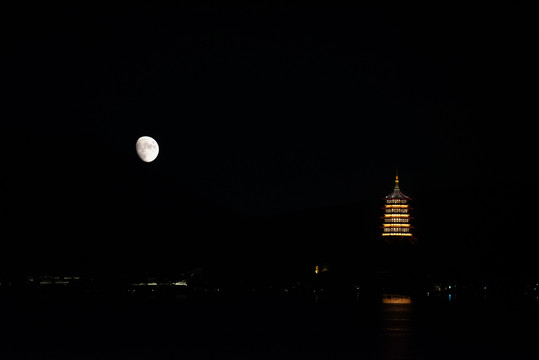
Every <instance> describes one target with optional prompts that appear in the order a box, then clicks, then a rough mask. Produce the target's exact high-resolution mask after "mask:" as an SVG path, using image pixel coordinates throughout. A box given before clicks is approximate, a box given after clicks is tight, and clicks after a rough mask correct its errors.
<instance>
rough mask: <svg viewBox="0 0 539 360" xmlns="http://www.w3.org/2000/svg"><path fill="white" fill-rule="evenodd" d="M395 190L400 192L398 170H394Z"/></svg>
mask: <svg viewBox="0 0 539 360" xmlns="http://www.w3.org/2000/svg"><path fill="white" fill-rule="evenodd" d="M395 190H400V188H399V170H395Z"/></svg>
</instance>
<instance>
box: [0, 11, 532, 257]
mask: <svg viewBox="0 0 539 360" xmlns="http://www.w3.org/2000/svg"><path fill="white" fill-rule="evenodd" d="M1 14H2V15H1V19H0V20H1V21H0V23H1V27H2V28H1V34H2V35H1V40H2V45H1V46H2V50H1V58H0V59H1V60H0V61H1V70H0V71H1V72H0V76H1V78H0V81H1V85H0V91H1V92H0V95H1V99H2V100H1V101H2V106H1V109H0V116H1V119H2V120H1V134H2V137H3V143H4V151H3V160H4V161H3V164H4V165H3V170H2V188H1V195H2V200H1V204H0V205H1V206H2V213H3V221H4V225H3V226H4V227H5V228H6V229H9V230H15V232H14V234H15V235H12V236H11V237H10V238H9V239H11V240H4V239H7V238H8V237H7V235H6V236H5V237H4V238H3V240H2V241H3V242H4V245H5V246H8V247H9V246H12V247H13V246H15V248H16V249H18V250H16V251H19V252H20V251H22V250H21V249H25V248H26V247H27V244H34V245H35V244H38V243H39V244H41V245H40V246H41V248H40V249H41V250H40V251H45V249H49V250H50V248H53V250H50V252H54V249H58V251H60V252H61V253H62V254H64V253H65V252H64V250H65V248H66V246H67V247H72V248H73V249H75V250H73V251H78V252H79V253H85V251H86V250H84V249H88V247H94V248H96V249H97V248H98V249H99V250H96V249H94V253H95V254H97V253H102V252H103V253H104V252H107V251H106V250H104V247H107V246H111V247H114V248H115V249H116V251H118V253H121V250H118V249H121V248H123V247H126V248H130V247H132V246H134V245H133V244H131V243H130V241H129V240H128V239H129V237H130V236H131V235H129V236H126V234H131V233H137V234H138V235H137V236H139V237H141V238H142V237H143V235H140V234H141V233H142V234H146V235H147V237H146V238H145V239H146V240H141V239H139V240H137V241H139V243H140V244H146V245H148V244H152V242H153V243H155V241H157V243H158V244H159V249H163V248H164V247H166V246H167V244H170V243H171V242H174V243H175V244H177V241H176V240H175V239H176V238H177V237H180V238H181V237H182V233H181V231H182V230H181V229H182V228H183V227H184V226H186V227H188V226H190V227H189V228H190V230H189V234H190V239H191V240H189V241H186V242H190V241H195V240H192V239H193V237H195V238H197V239H198V238H200V239H203V238H207V236H209V235H207V234H206V233H205V231H207V230H205V229H207V228H208V227H209V228H212V235H211V236H212V237H215V236H216V233H217V230H216V228H219V227H220V226H226V224H228V223H229V219H236V220H237V219H238V218H239V219H244V220H245V219H250V218H257V217H260V216H262V217H267V216H279V214H282V213H305V212H309V211H312V210H313V209H321V208H332V209H333V208H339V207H340V209H341V210H339V211H345V210H342V207H344V208H347V207H349V208H350V209H353V208H356V209H357V208H361V209H362V210H361V211H359V213H363V212H365V213H367V214H371V213H369V211H367V210H365V209H366V207H370V208H373V210H372V214H373V216H378V215H379V214H377V211H378V209H379V206H380V202H381V198H382V197H383V196H384V195H386V194H387V193H389V192H390V191H391V190H392V186H393V176H394V172H395V170H396V169H398V170H399V173H400V175H401V187H402V189H403V192H404V193H405V194H407V195H410V196H412V197H413V198H415V199H416V201H417V206H416V207H417V211H418V215H419V214H421V215H422V216H423V220H422V222H423V224H424V228H423V230H424V232H426V233H427V235H428V234H429V231H430V235H432V234H434V233H435V232H437V233H439V230H440V229H439V227H438V225H436V226H435V225H434V222H435V221H438V219H442V218H444V219H447V218H453V217H454V216H455V215H454V214H455V213H457V212H458V213H459V218H458V220H457V223H458V224H457V225H456V228H455V229H453V230H447V229H446V228H444V230H443V233H444V234H446V235H447V234H448V233H451V234H453V233H456V234H457V236H458V237H465V238H466V239H469V238H472V237H475V235H470V234H478V233H484V232H483V231H482V230H478V229H480V228H486V229H488V230H487V231H488V233H489V234H491V233H493V232H494V233H496V232H497V230H492V229H493V227H499V226H501V224H502V223H503V232H504V234H509V233H513V232H514V231H517V232H518V234H522V233H523V231H522V228H521V227H520V228H519V227H518V226H517V225H516V221H517V219H523V218H524V217H523V216H522V215H520V213H522V212H524V211H525V212H526V213H528V214H533V213H534V212H535V214H536V213H537V211H536V210H535V209H534V208H533V207H532V206H530V205H529V202H528V201H527V200H525V199H527V196H531V195H530V194H533V192H534V191H535V189H534V187H535V186H536V185H535V184H536V179H535V178H534V175H533V174H534V170H535V169H534V167H535V165H536V160H535V159H536V157H535V152H536V146H535V143H536V137H535V135H534V134H535V130H534V129H533V125H534V124H533V120H534V119H535V118H536V116H534V115H533V114H535V109H534V108H533V107H532V96H531V94H532V89H535V80H536V70H535V67H534V66H533V67H532V64H534V65H535V63H536V61H535V58H534V56H533V55H532V54H533V51H532V50H533V48H534V47H535V46H534V44H535V39H534V38H533V36H532V35H531V34H532V32H531V27H532V26H531V25H532V19H530V17H531V14H530V12H529V11H528V10H527V9H525V8H519V7H516V6H508V7H502V6H500V5H489V6H486V7H479V6H477V7H469V6H457V5H455V4H448V5H431V6H430V7H423V6H421V7H420V6H410V5H398V6H396V7H395V6H393V7H390V6H387V7H360V6H348V5H346V6H345V5H329V4H310V5H290V4H289V5H283V6H273V5H250V6H239V5H238V6H210V5H207V6H192V5H177V6H170V7H165V6H163V7H157V6H156V7H137V6H126V7H84V6H82V5H80V6H71V7H61V6H48V5H41V6H39V7H36V8H33V7H20V8H5V9H4V10H3V11H1ZM142 135H148V136H152V137H154V138H155V139H156V140H157V141H158V143H159V146H160V154H159V157H158V158H157V160H156V161H154V162H153V163H150V164H146V163H143V162H142V161H140V160H139V159H138V158H137V156H136V153H135V141H136V139H137V138H138V137H139V136H142ZM441 203H444V204H448V205H444V206H440V204H441ZM434 208H436V211H434V210H433V209H434ZM519 209H520V210H519ZM345 212H346V211H345ZM336 213H339V212H338V211H337V212H333V216H334V217H336V216H337V215H335V214H336ZM145 214H148V216H146V215H145ZM434 214H436V215H434ZM302 216H303V215H302ZM353 216H354V215H352V217H353ZM369 216H370V215H369ZM146 218H148V219H150V218H151V219H152V220H151V221H148V223H149V224H151V225H148V226H147V227H146V228H145V227H144V225H142V224H144V223H145V220H146ZM201 219H206V222H205V223H204V221H203V220H201ZM207 219H212V220H211V221H214V220H215V222H214V223H212V222H211V221H210V220H207ZM216 219H218V220H216ZM223 219H225V220H223ZM236 220H234V221H236ZM197 221H199V222H200V221H202V222H203V223H204V224H205V225H201V226H200V229H198V230H196V229H195V228H196V226H194V225H192V224H193V223H197ZM230 221H232V220H230ZM518 221H521V220H518ZM531 221H532V222H533V220H531ZM178 222H179V223H178ZM418 222H419V223H421V220H420V219H418ZM444 222H446V220H444ZM478 222H480V223H481V224H482V225H481V226H480V227H479V228H478V227H477V226H475V225H474V224H477V223H478ZM208 223H211V224H210V225H208ZM134 224H136V225H134ZM165 224H166V225H165ZM197 224H198V223H197ZM212 224H213V225H212ZM216 224H219V225H216ZM107 226H108V228H107ZM306 226H308V225H306ZM348 226H351V225H350V224H348ZM138 227H142V228H143V229H142V232H141V233H139V232H138V230H136V229H138ZM134 228H135V230H134ZM81 229H84V230H81ZM106 229H112V230H111V232H109V231H108V230H106ZM171 229H172V230H171ZM193 229H194V230H193ZM171 231H172V233H171ZM223 231H224V230H223ZM369 231H370V230H369ZM418 231H420V230H419V229H418ZM464 232H465V233H466V235H463V233H464ZM45 234H48V236H49V235H50V236H52V238H54V239H57V240H52V241H47V242H46V243H43V242H42V241H41V240H40V239H41V238H43V237H44V236H45ZM104 234H106V238H107V239H109V240H99V241H97V243H99V244H101V245H99V246H97V245H95V244H96V240H95V238H96V237H103V238H104V237H105V235H104ZM156 234H160V235H156ZM167 234H172V235H167ZM205 234H206V235H205ZM221 235H223V233H222V234H221ZM453 235H454V234H453ZM453 235H451V236H453ZM447 236H449V235H447ZM485 236H486V237H489V236H490V235H488V236H487V235H485ZM85 237H86V238H87V240H80V239H81V238H85ZM75 238H76V239H78V240H74V239H75ZM150 238H151V240H150ZM156 238H158V239H160V240H156ZM165 238H166V240H164V239H165ZM58 239H59V240H58ZM110 239H113V240H110ZM137 239H138V238H137ZM182 241H184V240H182ZM212 241H213V242H215V241H217V240H215V238H214V239H213V240H212ZM213 242H212V243H213ZM180 243H181V241H180ZM13 244H16V245H13ZM25 244H26V245H25ZM111 244H113V245H111ZM34 245H31V246H34ZM148 246H149V245H148ZM178 246H179V247H180V248H181V247H182V246H184V245H178ZM140 247H141V248H143V247H144V245H140ZM62 249H64V250H62ZM36 251H37V250H36ZM126 251H127V253H129V250H126ZM156 251H157V250H156ZM35 257H39V256H38V255H35ZM74 258H77V257H74ZM86 261H90V260H87V259H86Z"/></svg>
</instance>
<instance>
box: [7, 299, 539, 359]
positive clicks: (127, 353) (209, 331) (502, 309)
mask: <svg viewBox="0 0 539 360" xmlns="http://www.w3.org/2000/svg"><path fill="white" fill-rule="evenodd" d="M0 305H1V306H0V316H1V322H0V329H1V332H2V334H1V340H0V341H1V347H0V358H2V359H21V358H24V359H123V358H126V359H176V358H181V359H238V358H240V359H537V358H539V352H538V351H537V346H536V343H537V340H538V339H539V316H538V313H539V311H538V306H537V304H533V302H532V303H522V304H520V303H515V302H508V301H490V300H484V299H483V300H481V299H479V300H473V301H472V300H470V301H457V299H452V300H451V301H449V299H427V298H423V299H413V298H406V297H389V300H387V299H386V301H382V300H381V299H374V300H373V299H364V298H363V297H360V296H358V297H356V298H353V299H340V300H336V299H331V298H324V297H320V296H319V297H316V298H315V297H314V296H313V297H312V298H289V297H285V296H283V297H272V298H256V299H255V298H235V299H233V298H224V297H223V298H219V297H214V298H197V299H190V298H173V297H171V298H165V299H159V298H135V297H129V296H125V297H124V296H115V297H106V296H99V297H80V296H79V297H70V296H62V297H54V296H53V297H50V296H49V297H45V298H43V297H31V296H12V295H10V296H7V295H5V294H4V295H2V296H1V297H0Z"/></svg>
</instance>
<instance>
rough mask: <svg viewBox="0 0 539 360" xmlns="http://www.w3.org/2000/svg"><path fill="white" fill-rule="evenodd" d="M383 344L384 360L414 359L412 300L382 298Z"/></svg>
mask: <svg viewBox="0 0 539 360" xmlns="http://www.w3.org/2000/svg"><path fill="white" fill-rule="evenodd" d="M382 304H383V305H382V323H381V328H382V344H383V349H382V351H383V358H384V359H414V358H415V355H414V349H413V341H414V331H413V330H414V329H413V326H412V320H413V312H412V299H411V298H410V297H409V296H404V295H395V294H385V295H384V296H383V297H382Z"/></svg>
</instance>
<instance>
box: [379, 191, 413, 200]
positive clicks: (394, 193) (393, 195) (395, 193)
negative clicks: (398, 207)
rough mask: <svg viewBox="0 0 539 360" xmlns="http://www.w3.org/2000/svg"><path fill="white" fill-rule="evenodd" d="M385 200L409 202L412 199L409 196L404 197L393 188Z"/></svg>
mask: <svg viewBox="0 0 539 360" xmlns="http://www.w3.org/2000/svg"><path fill="white" fill-rule="evenodd" d="M385 198H386V199H404V200H411V199H412V198H411V197H409V196H406V195H404V194H403V193H402V192H401V191H400V189H398V188H395V189H394V190H393V192H392V193H391V194H389V195H388V196H386V197H385Z"/></svg>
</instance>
